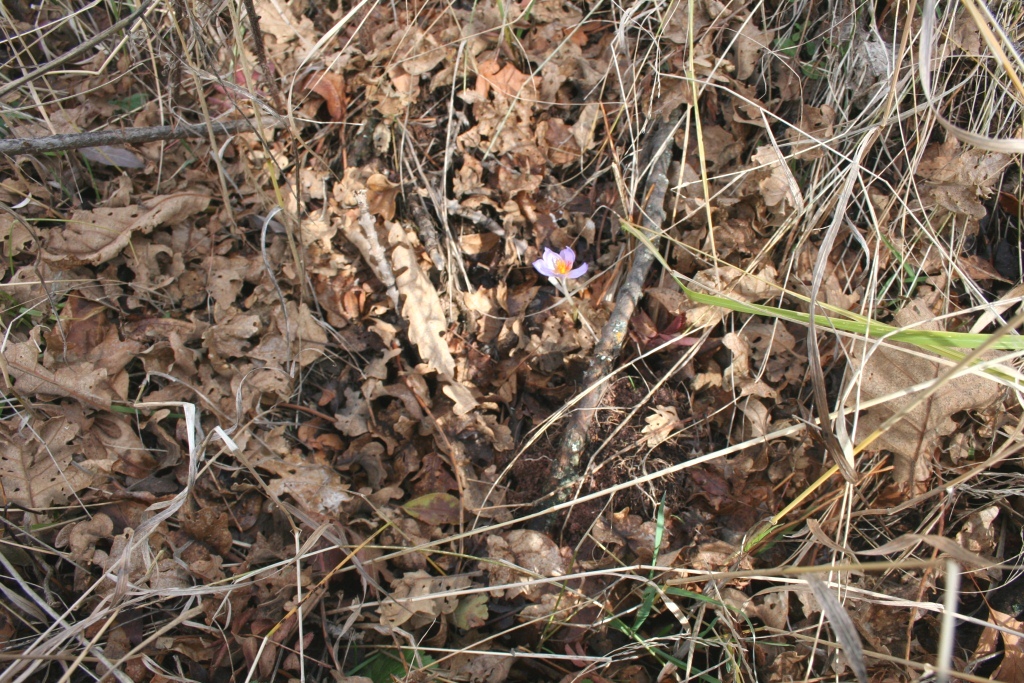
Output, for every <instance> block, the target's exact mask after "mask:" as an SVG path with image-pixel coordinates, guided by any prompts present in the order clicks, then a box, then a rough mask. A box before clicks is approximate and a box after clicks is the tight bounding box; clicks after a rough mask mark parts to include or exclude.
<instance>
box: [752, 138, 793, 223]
mask: <svg viewBox="0 0 1024 683" xmlns="http://www.w3.org/2000/svg"><path fill="white" fill-rule="evenodd" d="M750 163H751V164H752V165H753V166H754V168H757V171H756V172H755V173H756V175H757V177H758V178H759V180H758V181H757V186H758V188H760V190H761V198H762V199H764V203H765V204H767V205H768V206H770V207H778V208H779V209H783V208H785V205H784V204H783V203H784V202H785V204H788V205H789V206H790V207H796V208H799V207H801V206H803V203H804V198H803V195H802V194H801V193H800V187H799V185H797V183H796V180H795V179H794V178H793V175H792V173H790V171H789V167H788V166H786V165H785V164H786V161H785V159H783V158H782V157H781V156H780V155H779V152H778V150H776V149H775V148H774V147H772V146H771V145H762V146H760V147H758V148H757V152H755V153H754V155H753V156H752V157H751V158H750Z"/></svg>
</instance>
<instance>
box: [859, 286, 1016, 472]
mask: <svg viewBox="0 0 1024 683" xmlns="http://www.w3.org/2000/svg"><path fill="white" fill-rule="evenodd" d="M922 321H924V322H922ZM916 323H920V324H916ZM895 324H896V326H897V327H906V326H909V325H914V329H917V330H940V329H941V326H940V325H939V324H938V323H937V322H935V321H934V315H933V314H932V312H931V310H929V308H928V306H927V305H926V304H925V303H924V302H923V301H922V300H920V299H915V300H914V301H911V302H910V303H909V304H907V306H906V307H904V308H903V309H902V310H900V311H899V312H898V313H896V316H895ZM893 346H895V347H896V348H886V347H880V348H879V349H878V350H876V351H875V352H874V353H873V354H872V355H871V356H870V357H869V358H868V359H867V360H866V362H864V359H863V355H862V354H863V353H864V345H863V344H862V343H858V344H854V345H853V348H852V350H851V354H850V355H851V360H850V362H851V367H852V368H853V369H860V368H861V366H862V364H863V374H862V376H861V378H860V396H861V400H870V399H872V398H876V397H879V396H885V395H887V394H891V393H894V392H898V391H902V390H904V389H906V388H907V387H911V386H913V385H915V384H920V383H921V382H926V381H928V380H931V379H935V378H936V377H938V376H939V375H941V374H942V373H943V372H945V371H946V370H947V368H948V366H947V365H944V364H941V363H938V362H935V361H931V360H928V359H927V358H921V357H920V356H919V355H912V354H911V353H907V352H906V351H903V350H901V349H900V348H899V347H900V346H901V345H899V344H895V345H893ZM918 353H919V350H918ZM999 395H1000V388H999V385H998V384H997V383H996V382H994V381H991V380H987V379H984V378H982V377H978V376H976V375H963V376H961V377H957V378H956V379H954V380H952V381H950V382H948V383H946V385H945V386H943V387H941V388H940V389H939V390H938V391H937V392H936V393H934V394H933V395H932V396H931V397H930V398H929V399H928V400H926V401H924V402H923V403H921V404H920V405H918V406H917V407H916V408H914V409H913V410H911V411H910V412H909V413H908V414H907V415H906V416H904V417H903V419H902V420H900V421H899V422H897V423H896V424H895V425H893V426H892V427H891V428H890V429H889V430H888V431H887V432H885V433H884V434H882V436H880V437H879V438H878V439H877V440H876V441H875V442H874V443H872V444H871V446H870V447H871V449H873V450H879V449H885V450H887V451H891V452H892V453H893V454H894V455H895V456H896V463H895V464H896V467H895V472H894V477H895V479H896V481H897V482H899V483H901V484H917V483H918V482H922V481H925V480H926V479H928V478H929V477H930V476H931V462H932V459H933V458H934V457H935V454H936V452H937V449H938V447H939V445H940V443H939V441H940V439H941V438H942V437H943V436H947V435H949V434H951V433H952V432H953V430H955V429H956V422H954V421H953V420H952V418H951V416H952V415H953V414H954V413H957V412H960V411H962V410H977V409H979V408H984V407H985V406H988V405H990V404H991V403H992V402H993V401H995V400H996V399H997V398H999ZM916 398H917V395H916V394H914V395H910V396H903V397H900V398H895V399H892V400H890V401H888V402H886V403H884V404H882V405H878V406H875V407H873V408H870V409H868V410H867V411H864V412H862V413H861V414H860V417H859V422H858V427H857V433H858V435H859V438H861V439H863V438H864V437H866V436H867V435H868V434H870V433H872V432H873V431H874V430H875V429H876V428H878V427H879V426H881V424H882V423H883V422H885V421H886V420H887V419H889V418H890V417H891V416H892V415H894V414H895V413H896V412H898V411H900V410H901V409H902V408H903V407H904V406H907V405H909V404H910V403H911V402H913V401H914V400H915V399H916Z"/></svg>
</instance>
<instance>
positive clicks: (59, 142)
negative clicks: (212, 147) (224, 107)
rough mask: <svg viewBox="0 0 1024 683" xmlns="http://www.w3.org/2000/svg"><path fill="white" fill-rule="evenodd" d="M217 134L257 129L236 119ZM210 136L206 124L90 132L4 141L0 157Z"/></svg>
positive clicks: (219, 127) (221, 126)
mask: <svg viewBox="0 0 1024 683" xmlns="http://www.w3.org/2000/svg"><path fill="white" fill-rule="evenodd" d="M209 125H210V126H212V128H213V134H214V135H232V134H234V133H239V132H242V131H247V130H253V131H254V130H257V129H256V127H255V126H254V124H253V122H252V121H249V120H248V119H234V120H231V121H226V122H224V123H211V124H209ZM208 133H209V128H207V124H205V123H196V124H181V125H177V126H151V127H148V128H125V129H123V130H101V131H92V132H88V133H68V134H66V135H47V136H45V137H39V138H8V139H6V140H0V154H44V153H46V152H64V151H67V150H70V149H82V148H83V147H101V146H103V145H138V144H142V143H144V142H156V141H157V140H184V139H185V138H201V137H205V136H206V135H207V134H208Z"/></svg>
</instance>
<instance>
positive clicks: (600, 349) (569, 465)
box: [554, 122, 674, 505]
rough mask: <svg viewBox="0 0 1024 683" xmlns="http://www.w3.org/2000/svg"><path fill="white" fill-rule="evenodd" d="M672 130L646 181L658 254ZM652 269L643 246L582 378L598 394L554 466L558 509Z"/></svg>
mask: <svg viewBox="0 0 1024 683" xmlns="http://www.w3.org/2000/svg"><path fill="white" fill-rule="evenodd" d="M673 128H674V126H673V124H672V123H669V122H662V123H661V124H660V125H659V126H658V128H657V129H656V130H655V132H654V134H653V136H652V141H651V148H650V149H651V150H652V151H653V153H654V154H657V153H658V151H659V150H661V148H662V147H664V150H662V151H661V154H660V156H658V157H657V159H656V160H655V161H654V163H653V165H652V168H651V174H650V176H648V178H647V196H646V202H645V203H644V212H643V217H642V219H641V220H642V224H643V226H644V227H645V228H647V229H648V230H650V231H651V232H652V233H653V234H652V237H651V245H652V246H653V247H654V248H655V249H657V248H658V243H659V242H660V237H659V236H658V232H659V231H660V230H661V224H662V223H664V222H665V192H666V190H667V189H668V166H669V162H670V161H671V160H672V145H671V144H670V141H669V140H668V136H669V134H670V133H671V132H672V130H673ZM666 143H669V144H666ZM653 263H654V252H652V251H650V250H648V249H647V248H645V247H644V246H643V245H638V246H637V249H636V256H635V257H634V259H633V265H632V267H630V269H629V272H628V273H627V274H626V281H625V282H624V283H623V285H622V287H621V289H619V294H618V297H617V298H616V301H615V310H613V311H612V314H611V316H610V317H609V318H608V322H607V323H605V326H604V329H602V330H601V339H600V340H598V342H597V345H596V346H595V347H594V355H593V357H592V358H591V359H590V366H589V367H588V368H587V371H586V373H585V374H584V377H583V386H584V387H594V388H593V389H592V390H590V392H589V393H587V394H586V395H585V396H584V397H583V398H582V399H581V400H580V401H579V403H577V404H576V408H575V411H574V412H573V413H572V416H571V417H570V418H569V424H568V426H567V427H566V429H565V434H563V435H562V443H561V446H560V448H559V452H558V462H557V463H556V464H555V471H554V475H555V485H556V486H557V487H558V493H557V494H556V496H555V504H556V505H557V504H560V503H564V502H565V501H566V499H567V498H568V495H569V489H570V487H569V486H568V484H569V482H571V481H572V480H573V479H574V478H575V477H576V476H577V475H578V474H579V466H580V458H581V456H582V455H583V451H584V450H585V449H586V447H587V443H588V441H589V439H588V432H589V431H590V424H591V422H592V421H593V418H594V414H595V412H596V411H597V408H598V406H600V405H601V399H602V398H604V392H605V389H606V388H607V384H606V383H603V382H602V381H601V380H602V379H603V378H604V377H606V376H607V375H608V374H609V373H610V372H611V369H612V365H613V364H614V363H615V361H616V360H617V359H618V357H619V354H620V353H621V352H622V345H623V343H624V342H625V341H626V336H627V326H628V325H629V319H630V318H631V317H632V315H633V310H634V309H635V308H636V304H637V302H638V301H639V300H640V296H641V295H642V294H643V284H644V280H646V279H647V272H648V271H649V270H650V269H651V264H653ZM595 385H596V386H595Z"/></svg>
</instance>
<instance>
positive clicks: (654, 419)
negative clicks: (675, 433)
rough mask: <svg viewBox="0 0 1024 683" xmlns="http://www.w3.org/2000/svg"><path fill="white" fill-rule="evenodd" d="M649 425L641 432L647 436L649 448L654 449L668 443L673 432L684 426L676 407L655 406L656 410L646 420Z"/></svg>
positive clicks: (646, 440) (646, 441)
mask: <svg viewBox="0 0 1024 683" xmlns="http://www.w3.org/2000/svg"><path fill="white" fill-rule="evenodd" d="M644 421H645V422H646V423H647V426H645V427H644V428H643V429H642V430H641V432H642V433H643V434H646V436H645V437H644V442H645V443H646V445H647V447H648V448H654V447H655V446H658V445H660V444H663V443H665V442H666V441H668V439H669V437H670V436H672V430H674V429H675V428H676V427H678V426H679V425H681V424H682V421H681V420H680V419H679V414H678V413H677V412H676V408H675V406H655V407H654V410H653V411H652V412H651V414H650V415H648V416H647V417H646V418H644Z"/></svg>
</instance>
